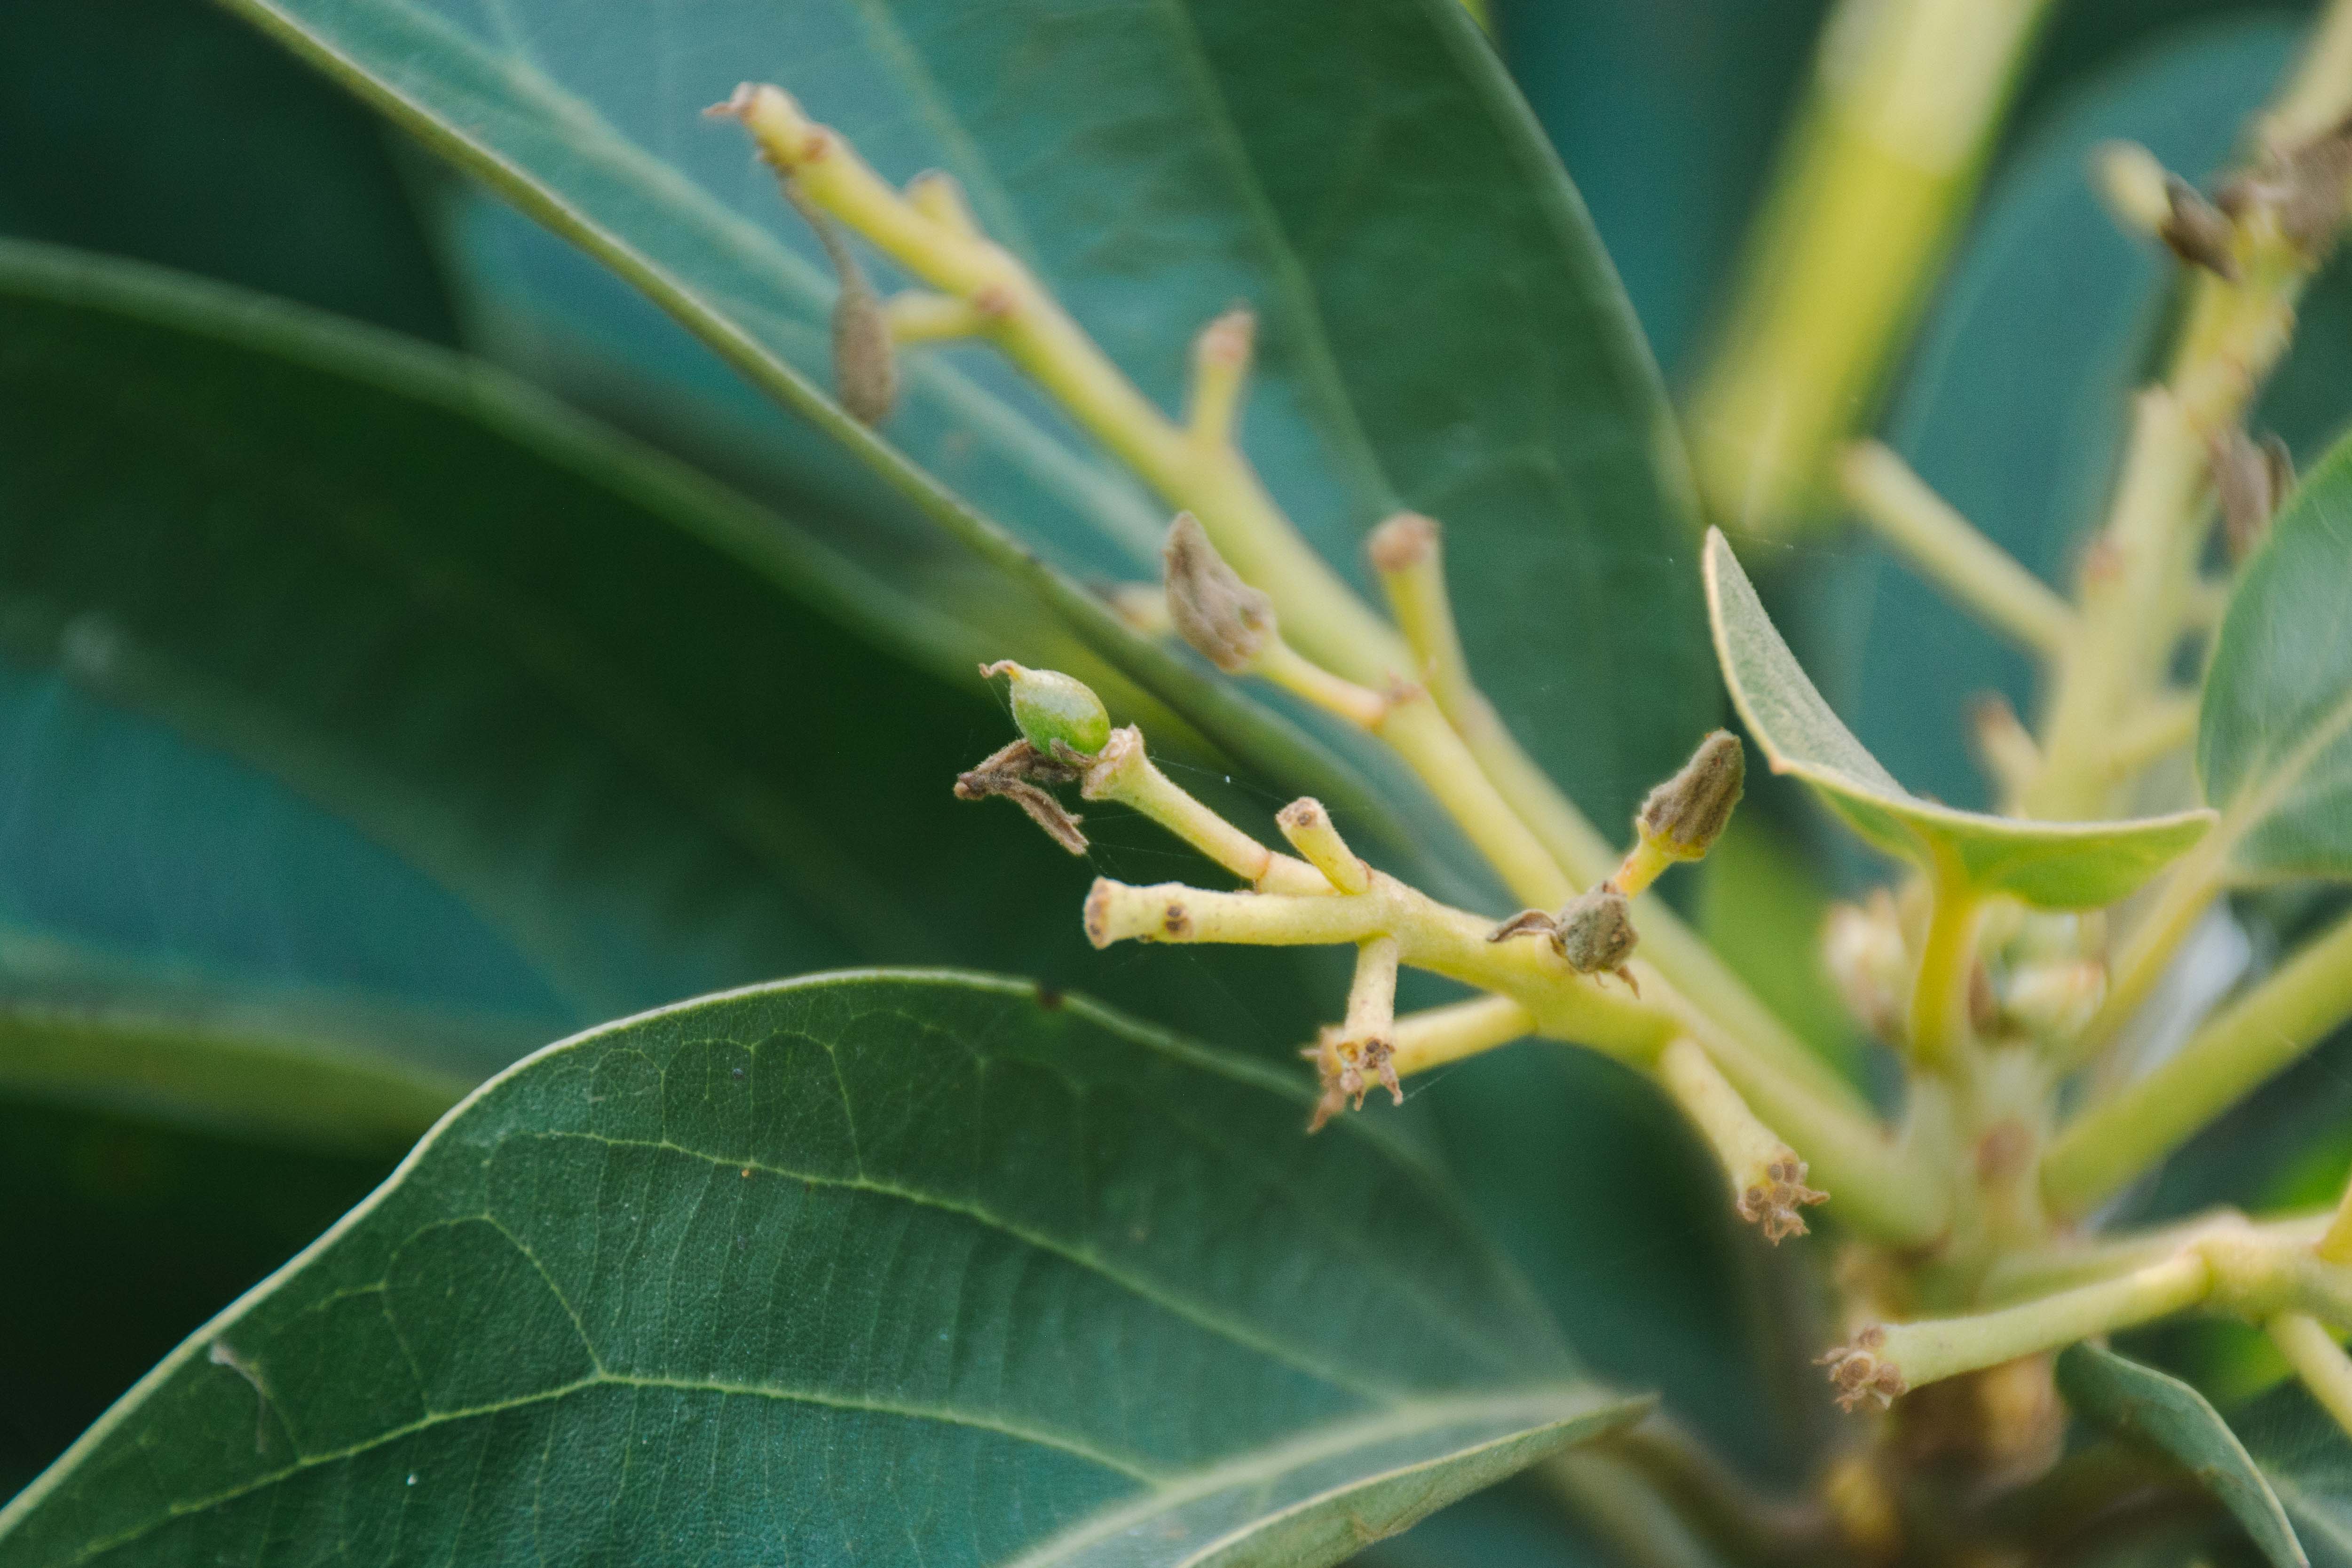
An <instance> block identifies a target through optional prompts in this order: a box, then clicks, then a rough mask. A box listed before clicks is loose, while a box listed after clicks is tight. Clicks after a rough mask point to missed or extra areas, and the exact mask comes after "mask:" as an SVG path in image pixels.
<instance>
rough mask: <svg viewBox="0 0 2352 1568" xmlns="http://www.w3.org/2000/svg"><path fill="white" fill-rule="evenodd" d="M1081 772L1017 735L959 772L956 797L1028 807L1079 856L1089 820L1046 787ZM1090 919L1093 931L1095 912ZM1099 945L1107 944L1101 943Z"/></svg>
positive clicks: (1032, 815) (1032, 818)
mask: <svg viewBox="0 0 2352 1568" xmlns="http://www.w3.org/2000/svg"><path fill="white" fill-rule="evenodd" d="M1079 772H1080V768H1078V767H1077V766H1076V765H1074V764H1072V763H1068V762H1065V761H1063V760H1061V759H1060V758H1056V757H1053V756H1049V755H1047V754H1046V753H1045V752H1042V751H1039V750H1038V749H1037V748H1036V747H1034V746H1032V745H1030V744H1029V742H1028V741H1027V740H1025V739H1023V740H1016V741H1014V742H1013V743H1012V744H1011V745H1010V746H1007V747H1003V748H1002V749H1001V750H999V751H997V752H996V753H995V754H994V755H993V756H992V757H990V758H988V759H987V760H986V761H984V762H982V764H981V765H980V766H979V767H977V768H969V769H967V770H966V771H964V772H962V773H959V774H957V775H956V781H955V796H956V799H957V800H988V799H989V798H990V797H992V796H999V797H1002V798H1003V799H1004V800H1010V801H1012V802H1013V804H1014V805H1016V806H1018V807H1020V808H1021V809H1022V810H1024V811H1025V812H1027V813H1028V814H1029V820H1030V821H1033V822H1034V823H1036V824H1037V825H1038V826H1039V827H1041V828H1043V829H1045V831H1046V833H1047V834H1048V835H1049V836H1050V837H1051V838H1052V839H1053V841H1055V843H1057V844H1059V845H1061V846H1062V847H1063V848H1064V849H1066V850H1067V851H1069V852H1071V853H1072V854H1074V855H1082V854H1084V853H1086V852H1087V835H1086V834H1085V833H1084V832H1082V831H1080V830H1079V828H1078V823H1079V822H1080V821H1083V819H1081V818H1078V817H1075V816H1072V815H1071V814H1070V813H1069V812H1068V811H1067V810H1064V809H1063V806H1062V803H1061V802H1060V801H1059V800H1055V799H1054V797H1053V795H1052V794H1051V793H1049V792H1048V791H1047V790H1046V789H1045V785H1048V784H1067V783H1070V782H1072V781H1073V780H1075V779H1076V778H1077V777H1078V774H1079ZM1100 885H1102V884H1101V883H1097V886H1098V887H1099V886H1100ZM1088 919H1089V930H1090V931H1091V921H1092V916H1091V915H1089V917H1088ZM1095 946H1097V947H1099V946H1103V944H1102V943H1101V942H1097V943H1096V944H1095Z"/></svg>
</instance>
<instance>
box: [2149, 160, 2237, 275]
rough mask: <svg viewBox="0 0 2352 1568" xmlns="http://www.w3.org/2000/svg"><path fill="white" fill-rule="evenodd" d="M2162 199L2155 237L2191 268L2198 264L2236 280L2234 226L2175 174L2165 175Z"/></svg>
mask: <svg viewBox="0 0 2352 1568" xmlns="http://www.w3.org/2000/svg"><path fill="white" fill-rule="evenodd" d="M2164 199H2165V206H2166V212H2165V217H2164V221H2163V222H2162V223H2160V224H2158V225H2157V229H2156V233H2157V237H2158V239H2161V240H2162V241H2164V243H2165V245H2166V246H2167V247H2168V249H2170V250H2171V252H2172V254H2173V255H2175V256H2179V258H2180V259H2181V260H2183V261H2185V262H2187V263H2189V265H2190V266H2191V267H2203V268H2204V269H2205V270H2206V271H2208V272H2210V273H2211V274H2212V275H2213V276H2214V277H2219V278H2221V280H2222V281H2223V282H2225V283H2235V282H2237V281H2238V279H2239V277H2240V276H2241V274H2240V271H2239V267H2238V254H2237V246H2238V225H2235V224H2234V223H2231V221H2230V218H2229V215H2228V214H2225V213H2223V212H2222V211H2221V208H2219V207H2217V206H2215V205H2214V204H2212V203H2210V202H2209V201H2207V200H2206V199H2205V193H2203V192H2202V191H2200V190H2199V189H2198V188H2197V187H2196V186H2194V185H2192V184H2190V183H2189V182H2188V181H2186V180H2184V179H2182V178H2181V177H2180V176H2179V175H2178V174H2171V173H2168V174H2166V175H2165V177H2164Z"/></svg>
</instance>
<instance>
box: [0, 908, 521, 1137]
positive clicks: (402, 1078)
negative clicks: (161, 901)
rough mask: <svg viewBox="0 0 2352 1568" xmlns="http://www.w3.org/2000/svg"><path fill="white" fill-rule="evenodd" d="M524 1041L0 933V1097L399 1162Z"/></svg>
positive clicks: (496, 1026) (423, 1012)
mask: <svg viewBox="0 0 2352 1568" xmlns="http://www.w3.org/2000/svg"><path fill="white" fill-rule="evenodd" d="M530 1039H531V1037H530V1036H528V1035H525V1034H523V1033H522V1032H521V1030H520V1028H518V1026H517V1024H516V1023H515V1021H514V1020H509V1019H478V1018H467V1017H464V1016H460V1015H455V1014H451V1013H446V1012H442V1011H437V1010H435V1009H425V1008H421V1007H417V1006H414V1005H402V1004H398V1003H394V1002H388V1001H384V1000H381V999H377V998H359V997H352V996H340V995H335V994H332V993H328V992H324V991H318V990H310V991H297V990H291V989H288V988H266V989H265V988H230V987H226V986H222V985H218V984H215V983H207V982H205V981H202V980H198V979H195V978H193V977H179V976H173V975H171V974H170V973H169V971H168V970H161V968H160V967H159V966H156V965H155V964H154V963H153V962H152V960H149V961H148V962H145V963H139V964H127V963H121V962H115V963H94V962H91V961H89V958H88V957H87V956H85V955H83V954H80V953H78V952H69V953H66V954H61V953H60V951H59V949H58V945H57V944H56V943H54V942H51V941H47V940H45V939H42V938H38V937H28V936H26V934H24V933H21V932H16V931H7V932H5V933H0V1096H6V1097H10V1098H37V1099H44V1100H59V1101H64V1102H67V1103H77V1104H86V1105H89V1104H94V1105H98V1106H100V1107H102V1108H106V1109H109V1110H113V1111H118V1112H131V1113H145V1114H149V1115H155V1116H161V1117H163V1118H165V1119H168V1120H173V1121H182V1122H187V1123H190V1124H194V1125H196V1126H199V1127H205V1128H209V1129H212V1130H215V1131H220V1132H226V1133H228V1134H232V1135H240V1136H244V1137H247V1138H250V1139H254V1140H256V1141H259V1142H268V1143H283V1144H289V1145H295V1146H298V1147H306V1148H318V1149H323V1150H329V1151H351V1152H354V1153H360V1154H384V1155H395V1154H398V1153H399V1152H401V1151H402V1150H403V1149H405V1148H406V1147H407V1146H408V1145H411V1144H413V1143H415V1141H416V1139H417V1138H418V1136H419V1135H421V1134H423V1133H424V1132H425V1129H426V1128H428V1127H430V1126H431V1125H432V1124H434V1123H435V1122H436V1121H437V1120H439V1118H440V1116H441V1113H443V1112H445V1111H446V1110H448V1109H449V1107H450V1106H452V1105H454V1104H456V1103H457V1102H458V1101H459V1100H460V1099H462V1098H463V1097H464V1096H465V1093H466V1091H467V1090H468V1089H470V1088H472V1087H473V1086H474V1085H475V1084H476V1083H478V1082H481V1081H482V1080H483V1079H484V1078H486V1077H488V1076H489V1075H490V1074H491V1073H493V1072H495V1071H498V1070H499V1068H501V1067H503V1066H505V1065H506V1064H507V1063H508V1062H509V1061H513V1060H514V1059H515V1058H516V1057H518V1056H520V1055H521V1054H522V1053H523V1051H526V1050H528V1049H530Z"/></svg>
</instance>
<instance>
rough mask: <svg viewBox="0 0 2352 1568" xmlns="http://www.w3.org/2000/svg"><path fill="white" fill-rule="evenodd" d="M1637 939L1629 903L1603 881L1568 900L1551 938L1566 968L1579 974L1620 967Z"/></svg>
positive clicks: (1639, 937) (1638, 937)
mask: <svg viewBox="0 0 2352 1568" xmlns="http://www.w3.org/2000/svg"><path fill="white" fill-rule="evenodd" d="M1640 940H1641V935H1640V933H1638V932H1636V931H1635V930H1634V929H1633V904H1632V902H1631V901H1630V900H1628V899H1627V898H1626V896H1625V895H1624V894H1622V893H1620V892H1618V891H1617V890H1616V888H1614V887H1612V885H1610V884H1609V883H1605V882H1604V883H1601V884H1600V885H1599V886H1597V887H1594V888H1592V889H1591V890H1589V891H1588V892H1584V893H1580V894H1577V895H1576V896H1575V897H1574V898H1571V899H1570V900H1569V901H1568V906H1567V907H1566V908H1564V909H1562V910H1561V911H1560V912H1559V921H1558V922H1557V923H1556V928H1555V929H1554V931H1553V932H1552V938H1551V942H1552V946H1554V947H1557V948H1559V956H1561V957H1563V958H1565V959H1567V960H1568V967H1570V968H1571V969H1574V970H1575V971H1576V972H1577V973H1578V974H1580V975H1598V974H1602V973H1606V972H1610V971H1613V970H1618V969H1622V968H1623V967H1624V966H1625V961H1626V960H1627V959H1628V958H1631V957H1632V956H1633V948H1634V946H1635V945H1636V944H1637V943H1638V942H1639V941H1640Z"/></svg>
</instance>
